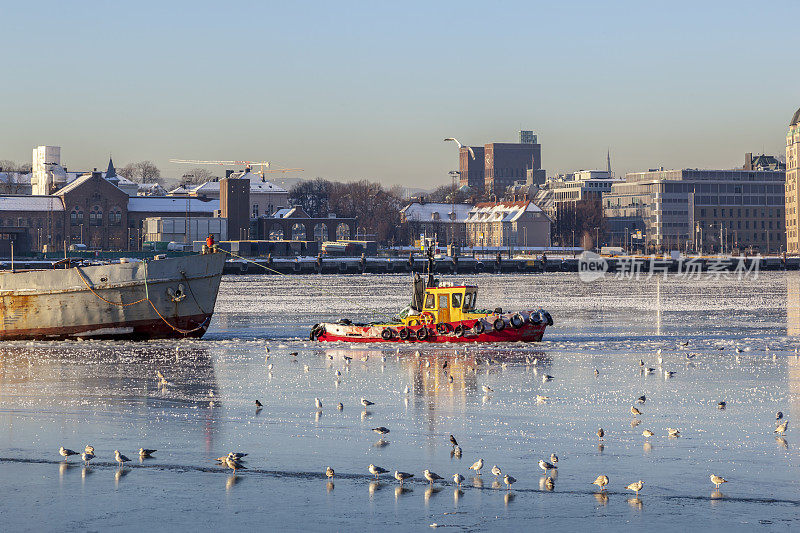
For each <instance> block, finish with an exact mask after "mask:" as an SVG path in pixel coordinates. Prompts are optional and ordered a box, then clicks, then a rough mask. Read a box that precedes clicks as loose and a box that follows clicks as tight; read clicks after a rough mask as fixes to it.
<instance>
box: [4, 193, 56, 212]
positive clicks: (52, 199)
mask: <svg viewBox="0 0 800 533" xmlns="http://www.w3.org/2000/svg"><path fill="white" fill-rule="evenodd" d="M63 210H64V203H63V202H62V201H61V198H59V197H58V196H29V195H27V194H25V195H3V196H0V211H63Z"/></svg>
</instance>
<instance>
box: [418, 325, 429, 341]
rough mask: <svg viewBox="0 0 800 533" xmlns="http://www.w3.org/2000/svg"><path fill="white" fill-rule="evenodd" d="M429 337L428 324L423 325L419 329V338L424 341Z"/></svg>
mask: <svg viewBox="0 0 800 533" xmlns="http://www.w3.org/2000/svg"><path fill="white" fill-rule="evenodd" d="M427 338H428V326H422V327H421V328H419V329H418V330H417V340H418V341H424V340H425V339H427Z"/></svg>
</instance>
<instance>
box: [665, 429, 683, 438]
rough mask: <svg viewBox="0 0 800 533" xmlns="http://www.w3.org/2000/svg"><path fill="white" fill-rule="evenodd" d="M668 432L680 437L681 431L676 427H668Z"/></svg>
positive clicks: (671, 435) (670, 434) (672, 435)
mask: <svg viewBox="0 0 800 533" xmlns="http://www.w3.org/2000/svg"><path fill="white" fill-rule="evenodd" d="M667 433H669V436H670V437H680V436H681V432H680V431H678V430H677V429H675V428H667Z"/></svg>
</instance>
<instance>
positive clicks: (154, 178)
mask: <svg viewBox="0 0 800 533" xmlns="http://www.w3.org/2000/svg"><path fill="white" fill-rule="evenodd" d="M118 174H120V175H122V176H125V177H126V178H128V179H129V180H131V181H135V182H138V183H159V184H160V183H163V182H164V180H163V178H162V177H161V171H160V170H159V169H158V167H157V166H156V165H155V163H153V162H152V161H139V162H138V163H128V164H127V165H125V166H124V167H122V168H121V169H120V170H119V172H118Z"/></svg>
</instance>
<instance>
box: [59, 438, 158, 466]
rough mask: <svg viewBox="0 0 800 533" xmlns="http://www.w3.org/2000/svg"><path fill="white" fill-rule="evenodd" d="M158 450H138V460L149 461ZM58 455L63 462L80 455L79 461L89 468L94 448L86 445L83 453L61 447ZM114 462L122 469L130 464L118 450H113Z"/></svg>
mask: <svg viewBox="0 0 800 533" xmlns="http://www.w3.org/2000/svg"><path fill="white" fill-rule="evenodd" d="M156 451H158V450H153V449H150V448H139V458H140V459H150V458H152V457H153V454H154V453H155V452H156ZM58 454H59V455H60V456H61V457H63V458H64V461H68V460H69V458H70V457H71V456H73V455H80V456H81V461H83V464H84V465H86V466H89V464H90V462H91V461H92V459H94V458H95V457H96V456H95V453H94V446H91V445H88V444H87V445H86V446H85V447H84V449H83V452H76V451H75V450H70V449H69V448H64V447H63V446H61V447H60V448H59V449H58ZM114 460H115V461H116V462H117V463H118V464H119V466H120V468H124V466H125V463H128V462H130V458H129V457H128V456H127V455H123V454H122V453H120V451H119V450H114Z"/></svg>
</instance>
